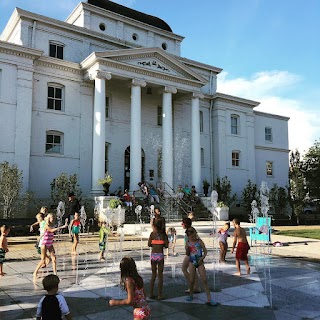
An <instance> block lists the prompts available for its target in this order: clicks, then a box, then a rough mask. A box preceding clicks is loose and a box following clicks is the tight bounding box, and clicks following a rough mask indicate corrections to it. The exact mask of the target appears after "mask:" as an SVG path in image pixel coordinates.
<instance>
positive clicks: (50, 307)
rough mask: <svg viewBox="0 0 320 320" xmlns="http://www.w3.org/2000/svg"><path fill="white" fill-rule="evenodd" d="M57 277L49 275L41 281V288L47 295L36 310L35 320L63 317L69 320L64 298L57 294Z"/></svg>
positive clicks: (69, 316)
mask: <svg viewBox="0 0 320 320" xmlns="http://www.w3.org/2000/svg"><path fill="white" fill-rule="evenodd" d="M59 282H60V280H59V277H58V276H56V275H55V274H49V275H47V276H46V277H44V279H43V280H42V284H43V288H44V290H46V291H47V294H46V295H45V296H43V297H42V298H41V300H40V302H39V304H38V308H37V315H36V319H37V320H47V319H57V320H58V319H62V316H64V317H65V318H66V319H67V320H71V319H72V317H71V314H70V311H69V307H68V305H67V302H66V300H65V298H64V297H63V296H62V295H61V294H58V293H57V291H58V287H59Z"/></svg>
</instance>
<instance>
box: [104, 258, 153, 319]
mask: <svg viewBox="0 0 320 320" xmlns="http://www.w3.org/2000/svg"><path fill="white" fill-rule="evenodd" d="M120 271H121V283H122V284H123V285H124V287H125V289H126V291H127V293H128V296H127V298H126V299H123V300H114V299H112V300H110V301H109V304H110V306H121V305H126V304H128V305H132V306H133V318H134V319H149V318H150V314H151V310H150V307H149V305H148V303H147V301H146V295H145V292H144V288H143V279H142V278H141V277H140V275H139V274H138V271H137V266H136V263H135V262H134V260H133V259H132V258H129V257H124V258H123V259H122V260H121V262H120Z"/></svg>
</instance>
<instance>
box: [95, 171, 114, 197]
mask: <svg viewBox="0 0 320 320" xmlns="http://www.w3.org/2000/svg"><path fill="white" fill-rule="evenodd" d="M111 183H112V175H111V174H109V172H108V171H107V172H106V174H105V176H104V177H103V178H102V179H98V184H100V185H102V186H103V192H104V195H105V196H107V195H108V194H109V188H110V185H111Z"/></svg>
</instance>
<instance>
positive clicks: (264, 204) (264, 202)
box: [260, 181, 269, 217]
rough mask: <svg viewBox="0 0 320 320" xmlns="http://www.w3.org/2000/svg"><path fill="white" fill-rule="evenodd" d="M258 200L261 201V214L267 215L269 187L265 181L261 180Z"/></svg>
mask: <svg viewBox="0 0 320 320" xmlns="http://www.w3.org/2000/svg"><path fill="white" fill-rule="evenodd" d="M260 202H261V214H262V216H263V217H267V216H268V211H269V188H268V185H267V183H266V182H265V181H262V182H261V187H260Z"/></svg>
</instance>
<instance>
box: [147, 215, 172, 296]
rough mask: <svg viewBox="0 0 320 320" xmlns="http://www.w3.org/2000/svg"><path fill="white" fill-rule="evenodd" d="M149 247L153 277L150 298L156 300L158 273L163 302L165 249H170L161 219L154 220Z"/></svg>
mask: <svg viewBox="0 0 320 320" xmlns="http://www.w3.org/2000/svg"><path fill="white" fill-rule="evenodd" d="M148 246H149V247H152V250H151V269H152V277H151V280H150V298H151V299H154V298H155V296H154V294H153V289H154V283H155V280H156V277H157V273H158V300H163V299H164V297H163V295H162V288H163V268H164V254H163V248H168V236H167V234H166V232H165V229H164V226H163V220H162V219H161V218H159V219H157V218H155V219H154V220H153V231H152V232H151V234H150V237H149V240H148Z"/></svg>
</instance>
